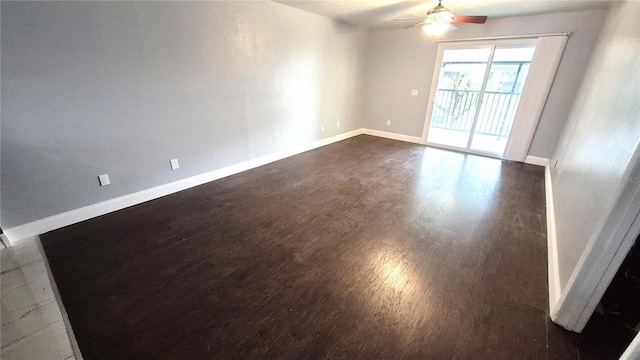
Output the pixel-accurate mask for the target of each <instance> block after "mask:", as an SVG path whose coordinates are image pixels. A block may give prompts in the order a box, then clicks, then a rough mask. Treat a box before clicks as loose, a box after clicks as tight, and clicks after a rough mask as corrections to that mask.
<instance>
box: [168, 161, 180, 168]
mask: <svg viewBox="0 0 640 360" xmlns="http://www.w3.org/2000/svg"><path fill="white" fill-rule="evenodd" d="M169 163H170V164H171V170H175V169H178V168H180V164H178V159H171V160H169Z"/></svg>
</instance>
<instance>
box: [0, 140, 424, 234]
mask: <svg viewBox="0 0 640 360" xmlns="http://www.w3.org/2000/svg"><path fill="white" fill-rule="evenodd" d="M363 133H364V129H357V130H353V131H350V132H346V133H343V134H339V135H335V136H332V137H329V138H326V139H321V140H317V141H314V142H311V143H308V144H304V145H301V146H298V147H295V148H292V149H288V150H285V151H281V152H278V153H275V154H271V155H267V156H263V157H259V158H257V159H253V160H249V161H244V162H241V163H238V164H234V165H231V166H227V167H224V168H221V169H217V170H213V171H209V172H206V173H204V174H200V175H196V176H192V177H189V178H186V179H182V180H178V181H174V182H171V183H168V184H164V185H160V186H156V187H153V188H150V189H146V190H142V191H138V192H135V193H132V194H128V195H124V196H120V197H117V198H114V199H110V200H106V201H102V202H99V203H96V204H92V205H88V206H84V207H81V208H79V209H74V210H70V211H66V212H63V213H60V214H57V215H53V216H49V217H46V218H44V219H40V220H36V221H33V222H30V223H26V224H23V225H19V226H15V227H12V228H9V229H6V230H5V231H4V234H5V235H6V238H7V239H8V240H9V243H8V244H7V245H8V246H9V245H12V244H14V243H15V242H16V241H19V240H22V239H25V238H28V237H32V236H36V235H40V234H44V233H46V232H48V231H51V230H55V229H59V228H61V227H64V226H68V225H71V224H75V223H78V222H81V221H84V220H88V219H91V218H94V217H97V216H100V215H104V214H108V213H110V212H113V211H117V210H121V209H124V208H127V207H130V206H133V205H137V204H141V203H143V202H146V201H149V200H153V199H157V198H159V197H162V196H166V195H169V194H173V193H175V192H178V191H182V190H185V189H188V188H191V187H194V186H198V185H202V184H204V183H208V182H210V181H214V180H218V179H221V178H224V177H227V176H230V175H234V174H237V173H240V172H243V171H246V170H250V169H253V168H256V167H259V166H262V165H266V164H269V163H271V162H274V161H278V160H282V159H284V158H287V157H289V156H293V155H297V154H300V153H303V152H305V151H309V150H313V149H316V148H319V147H322V146H325V145H329V144H332V143H335V142H338V141H341V140H345V139H348V138H350V137H353V136H357V135H360V134H363ZM368 133H369V134H370V135H376V136H382V137H387V136H384V135H388V134H391V133H386V134H385V133H383V132H377V131H374V130H371V131H368ZM378 133H380V134H378ZM388 136H391V135H388ZM393 136H395V137H390V138H395V139H396V140H402V139H405V140H403V141H409V140H406V139H410V138H412V137H411V136H405V135H397V134H393Z"/></svg>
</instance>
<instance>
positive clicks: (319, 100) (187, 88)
mask: <svg viewBox="0 0 640 360" xmlns="http://www.w3.org/2000/svg"><path fill="white" fill-rule="evenodd" d="M1 6H2V9H1V10H2V19H1V20H2V29H1V36H2V54H1V56H2V59H1V61H2V88H1V91H2V123H1V127H2V129H1V142H2V153H1V166H2V170H3V171H2V190H1V196H2V204H1V206H2V208H1V214H2V223H1V226H2V227H3V228H4V229H8V228H11V227H14V226H17V225H20V224H24V223H27V222H30V221H34V220H37V219H41V218H44V217H47V216H50V215H54V214H58V213H61V212H64V211H68V210H72V209H76V208H79V207H82V206H85V205H89V204H93V203H97V202H100V201H104V200H107V199H111V198H115V197H118V196H122V195H125V194H129V193H133V192H136V191H139V190H143V189H147V188H151V187H154V186H158V185H161V184H165V183H169V182H171V181H176V180H178V179H183V178H187V177H190V176H193V175H196V174H200V173H204V172H207V171H211V170H214V169H217V168H221V167H224V166H227V165H231V164H235V163H238V162H242V161H246V160H249V159H253V158H257V157H260V156H263V155H268V154H271V153H275V152H278V151H280V150H283V149H287V148H291V147H294V146H296V145H299V144H304V143H308V142H311V141H313V140H318V139H321V138H325V137H329V136H332V135H336V134H338V133H342V132H345V131H349V130H352V129H355V128H356V123H355V122H356V121H355V120H354V119H356V118H357V117H358V116H357V112H358V111H359V109H360V107H361V106H360V104H359V100H358V99H359V96H358V95H357V94H358V89H359V64H360V62H361V59H360V55H361V49H362V45H363V43H364V41H363V37H364V36H365V32H364V31H362V30H357V29H355V28H354V27H352V26H348V25H345V24H342V23H339V22H336V21H333V20H330V19H328V18H325V17H321V16H318V15H313V14H310V13H306V12H304V11H301V10H297V9H293V8H291V7H288V6H285V5H281V4H277V3H273V2H242V1H229V2H220V1H216V2H2V4H1ZM337 122H340V123H341V127H340V128H337V124H336V123H337ZM322 125H324V126H325V129H326V130H325V132H321V131H320V127H321V126H322ZM173 158H178V159H179V161H180V166H181V167H180V169H179V170H178V171H171V170H170V168H169V160H170V159H173ZM103 173H108V174H109V175H110V177H111V182H112V184H111V185H110V186H107V187H99V186H98V182H97V178H96V176H97V175H98V174H103Z"/></svg>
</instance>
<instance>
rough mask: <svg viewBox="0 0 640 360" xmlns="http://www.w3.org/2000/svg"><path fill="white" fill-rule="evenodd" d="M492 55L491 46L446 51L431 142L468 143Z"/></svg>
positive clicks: (432, 115) (458, 145) (430, 136)
mask: <svg viewBox="0 0 640 360" xmlns="http://www.w3.org/2000/svg"><path fill="white" fill-rule="evenodd" d="M490 55H491V48H477V49H449V50H445V51H444V53H443V57H442V66H441V68H440V76H439V78H438V86H437V88H436V93H435V94H434V98H433V102H434V103H433V112H432V114H431V123H430V125H429V133H428V137H427V142H430V143H434V144H440V145H446V146H452V147H457V148H463V149H466V148H467V147H468V144H469V137H470V136H471V133H472V129H473V125H474V119H475V115H476V112H477V111H476V110H477V105H478V99H479V97H480V96H479V95H480V92H481V90H482V84H483V82H484V77H485V72H486V68H487V63H488V61H489V56H490Z"/></svg>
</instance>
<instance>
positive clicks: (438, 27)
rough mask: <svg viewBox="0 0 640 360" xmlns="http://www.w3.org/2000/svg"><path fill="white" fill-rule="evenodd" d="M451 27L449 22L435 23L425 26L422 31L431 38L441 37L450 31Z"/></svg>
mask: <svg viewBox="0 0 640 360" xmlns="http://www.w3.org/2000/svg"><path fill="white" fill-rule="evenodd" d="M450 26H451V24H450V23H448V22H434V23H429V24H426V25H424V26H423V27H422V29H423V30H424V32H425V33H427V35H429V36H440V35H442V34H444V33H446V32H447V31H449V28H450Z"/></svg>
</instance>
